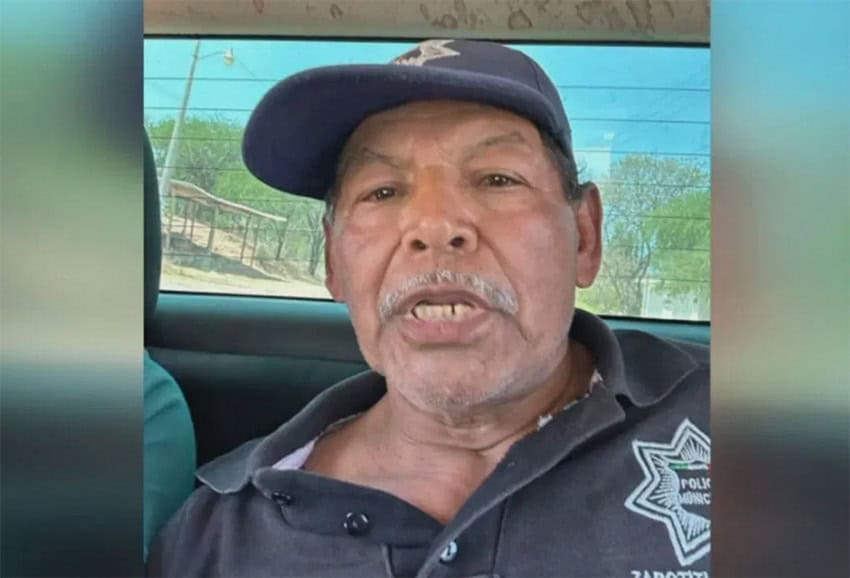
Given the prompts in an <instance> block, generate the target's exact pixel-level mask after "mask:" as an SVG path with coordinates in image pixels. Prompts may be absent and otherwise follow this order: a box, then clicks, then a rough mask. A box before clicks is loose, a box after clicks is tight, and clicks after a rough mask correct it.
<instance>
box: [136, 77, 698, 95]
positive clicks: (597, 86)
mask: <svg viewBox="0 0 850 578" xmlns="http://www.w3.org/2000/svg"><path fill="white" fill-rule="evenodd" d="M283 78H285V77H280V78H247V77H244V76H228V77H223V76H196V77H194V80H193V81H194V82H254V83H266V84H272V83H277V82H280V81H281V80H283ZM144 81H145V82H147V81H157V82H160V81H164V82H185V81H186V77H185V76H145V77H144ZM555 86H556V87H557V88H562V89H565V90H643V91H663V92H696V93H710V92H711V89H710V88H702V87H688V86H637V85H632V86H630V85H614V84H610V85H608V84H557V85H555Z"/></svg>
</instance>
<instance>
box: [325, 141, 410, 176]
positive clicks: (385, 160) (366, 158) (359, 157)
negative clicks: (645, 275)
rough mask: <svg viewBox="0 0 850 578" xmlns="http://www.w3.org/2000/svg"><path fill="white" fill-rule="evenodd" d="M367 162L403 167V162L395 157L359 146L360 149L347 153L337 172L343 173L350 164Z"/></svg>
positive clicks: (397, 167) (395, 167) (396, 167)
mask: <svg viewBox="0 0 850 578" xmlns="http://www.w3.org/2000/svg"><path fill="white" fill-rule="evenodd" d="M367 162H378V163H381V164H385V165H387V166H390V167H392V168H394V169H403V168H404V167H405V163H403V162H402V161H401V160H400V159H398V158H396V157H393V156H391V155H388V154H384V153H379V152H378V151H374V150H372V149H370V148H369V147H361V148H360V149H358V150H356V151H354V152H353V153H351V154H349V155H347V156H346V158H345V159H343V162H342V167H341V169H340V171H339V174H340V175H344V174H345V173H346V172H348V169H350V168H351V167H352V165H357V164H362V163H367Z"/></svg>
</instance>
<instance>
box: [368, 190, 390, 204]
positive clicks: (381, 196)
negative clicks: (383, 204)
mask: <svg viewBox="0 0 850 578" xmlns="http://www.w3.org/2000/svg"><path fill="white" fill-rule="evenodd" d="M394 196H396V190H395V189H394V188H392V187H380V188H378V189H375V190H374V191H372V192H371V193H369V196H368V199H369V200H370V201H385V200H387V199H390V198H392V197H394Z"/></svg>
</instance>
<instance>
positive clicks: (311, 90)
mask: <svg viewBox="0 0 850 578" xmlns="http://www.w3.org/2000/svg"><path fill="white" fill-rule="evenodd" d="M422 100H462V101H472V102H479V103H482V104H488V105H491V106H495V107H499V108H503V109H506V110H509V111H511V112H514V113H516V114H518V115H520V116H522V117H525V118H527V119H528V120H530V121H532V122H534V123H535V124H536V125H537V126H538V127H539V128H540V129H541V130H544V131H546V132H547V133H549V135H550V136H552V138H554V139H555V141H556V142H557V143H558V144H559V145H560V146H561V147H562V148H563V149H564V151H570V150H571V146H572V144H571V137H570V125H569V122H568V121H567V115H566V113H565V112H564V107H563V105H562V104H561V98H560V95H559V94H558V90H557V89H556V88H555V85H554V84H553V83H552V81H551V80H550V79H549V77H548V76H547V75H546V73H545V72H544V71H543V69H542V68H540V66H539V65H538V64H537V63H536V62H534V61H533V60H532V59H531V58H529V57H528V56H526V55H525V54H523V53H522V52H520V51H518V50H514V49H512V48H508V47H507V46H503V45H501V44H496V43H493V42H482V41H473V40H427V41H425V42H422V43H420V44H419V45H418V46H416V47H415V48H414V49H413V50H410V51H409V52H406V53H405V54H402V55H401V56H399V57H398V58H396V59H395V60H393V61H392V62H391V63H389V64H355V65H341V66H325V67H320V68H313V69H310V70H305V71H303V72H299V73H297V74H295V75H293V76H290V77H288V78H285V79H284V80H282V81H280V82H279V83H278V84H276V85H275V86H274V87H273V88H272V89H271V90H269V92H268V93H266V95H265V96H264V97H263V98H262V99H261V100H260V103H259V104H258V105H257V107H256V108H255V109H254V112H253V113H252V114H251V118H250V119H249V121H248V125H247V126H246V127H245V136H244V140H243V142H242V156H243V158H244V160H245V165H246V166H247V167H248V170H250V171H251V172H252V173H253V174H254V175H255V176H256V177H257V178H258V179H260V180H261V181H263V182H264V183H266V184H267V185H270V186H272V187H274V188H276V189H280V190H283V191H286V192H289V193H293V194H296V195H302V196H305V197H312V198H317V199H322V198H324V197H325V195H326V194H327V192H328V190H329V189H330V187H331V186H332V185H333V180H334V178H335V174H334V173H335V170H336V165H337V159H338V158H339V155H340V153H341V152H342V149H343V147H344V146H345V143H346V141H347V140H348V137H349V136H350V135H351V133H352V132H353V131H354V129H355V128H357V126H358V125H359V124H360V123H361V122H363V121H364V120H365V119H366V118H367V117H369V116H371V115H373V114H375V113H378V112H381V111H384V110H388V109H391V108H395V107H397V106H401V105H403V104H407V103H410V102H415V101H422Z"/></svg>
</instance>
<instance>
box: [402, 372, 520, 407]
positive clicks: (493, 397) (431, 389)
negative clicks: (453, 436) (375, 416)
mask: <svg viewBox="0 0 850 578" xmlns="http://www.w3.org/2000/svg"><path fill="white" fill-rule="evenodd" d="M417 369H418V368H415V367H410V366H408V367H406V368H402V369H401V370H400V371H398V372H397V373H398V374H399V375H398V378H397V379H394V377H395V376H394V374H395V373H396V372H390V373H389V374H388V375H387V384H388V387H390V388H396V389H397V390H399V393H401V394H402V396H403V397H405V398H406V399H407V400H408V401H410V402H411V403H412V404H413V405H414V406H416V407H418V408H419V409H421V410H423V411H428V412H431V413H441V414H449V415H464V414H468V413H470V412H471V411H474V410H475V409H476V408H480V407H483V406H489V405H496V404H498V403H500V402H501V401H504V399H505V397H507V394H508V393H509V392H508V389H509V387H508V386H507V384H508V383H510V381H509V380H507V379H505V378H500V377H498V376H494V375H488V373H489V372H475V371H470V369H469V368H464V369H461V370H460V371H457V372H453V371H451V370H445V369H442V370H440V369H437V370H425V371H422V370H421V369H419V370H417Z"/></svg>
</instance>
